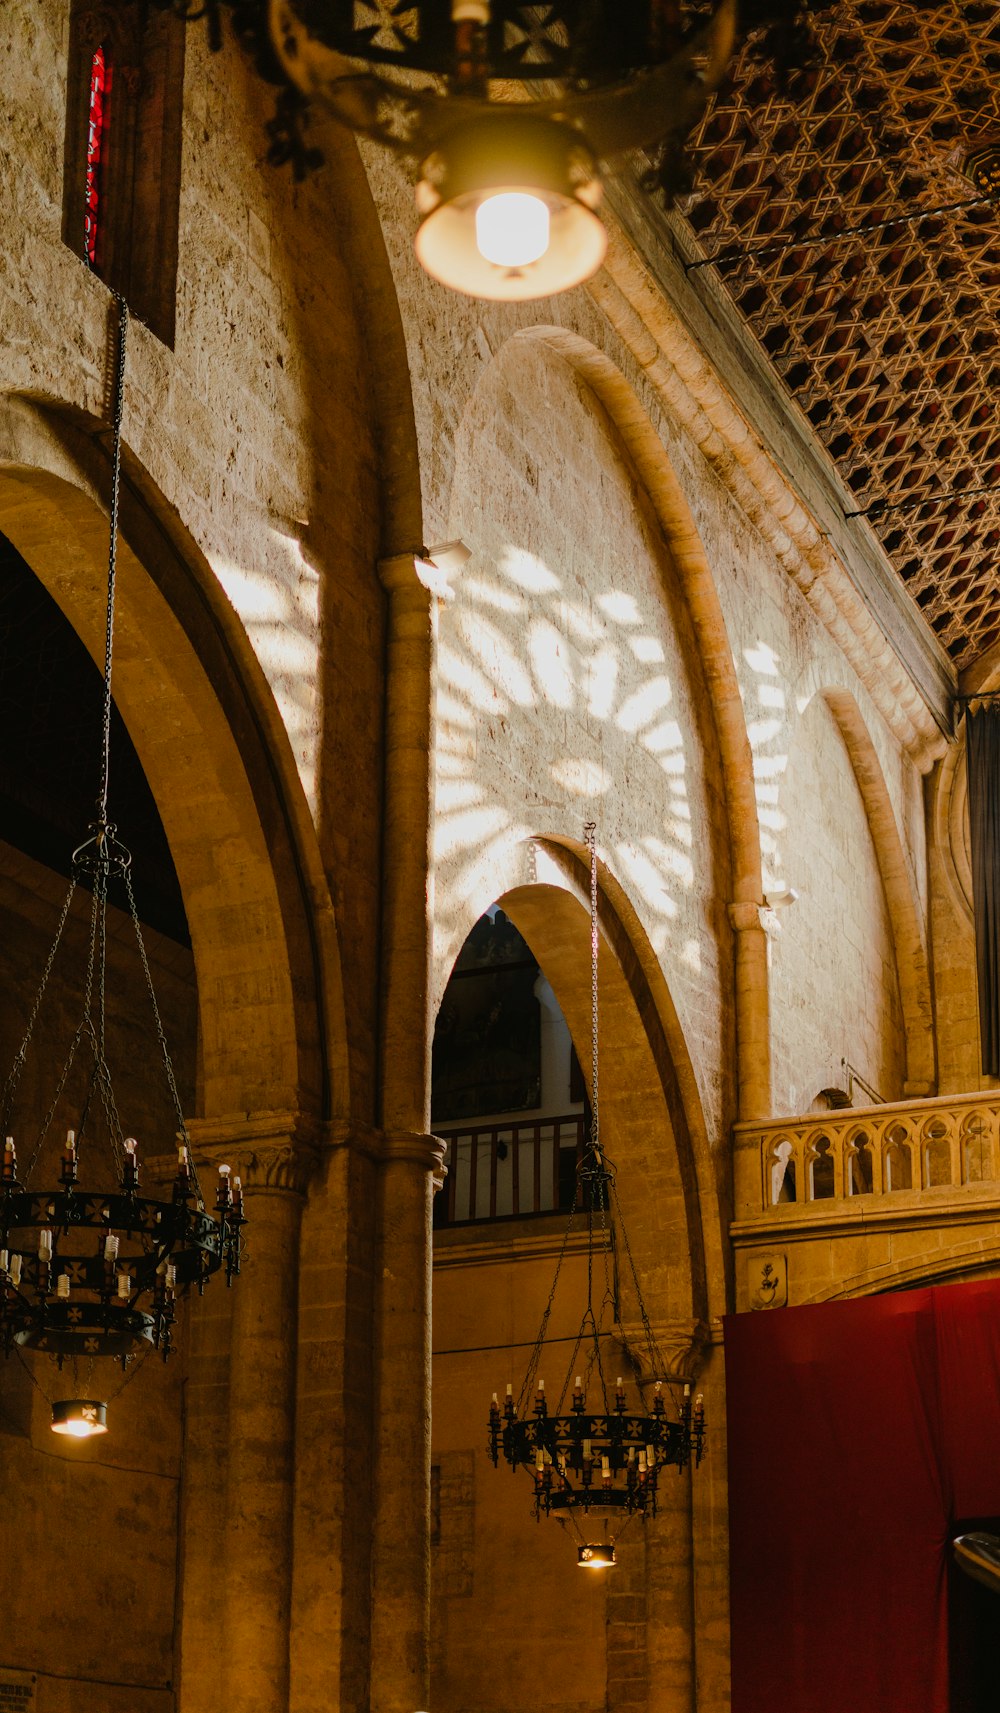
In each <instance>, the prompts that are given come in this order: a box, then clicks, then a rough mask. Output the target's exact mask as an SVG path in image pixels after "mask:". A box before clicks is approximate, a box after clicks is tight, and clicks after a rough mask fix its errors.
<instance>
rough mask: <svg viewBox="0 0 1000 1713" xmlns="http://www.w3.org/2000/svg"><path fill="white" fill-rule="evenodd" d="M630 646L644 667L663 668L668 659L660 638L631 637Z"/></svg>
mask: <svg viewBox="0 0 1000 1713" xmlns="http://www.w3.org/2000/svg"><path fill="white" fill-rule="evenodd" d="M628 645H629V648H630V649H631V650H632V653H633V654H634V655H635V658H636V660H641V662H642V664H643V665H644V666H662V665H663V662H664V661H665V660H666V658H667V657H666V655H665V654H664V652H663V644H662V642H661V641H660V639H659V637H655V636H630V637H629V639H628Z"/></svg>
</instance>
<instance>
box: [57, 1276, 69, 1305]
mask: <svg viewBox="0 0 1000 1713" xmlns="http://www.w3.org/2000/svg"><path fill="white" fill-rule="evenodd" d="M56 1296H57V1297H59V1298H60V1300H61V1301H63V1302H65V1301H66V1300H67V1298H68V1297H69V1274H68V1273H60V1275H59V1277H58V1279H57V1280H56Z"/></svg>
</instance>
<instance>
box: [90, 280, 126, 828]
mask: <svg viewBox="0 0 1000 1713" xmlns="http://www.w3.org/2000/svg"><path fill="white" fill-rule="evenodd" d="M114 298H115V304H116V306H117V310H118V340H117V352H116V360H115V384H114V392H113V397H112V412H111V427H112V442H111V511H110V545H109V547H108V605H107V623H106V628H105V633H104V719H103V724H102V728H101V787H100V792H99V794H98V798H97V818H98V821H100V822H106V821H107V818H108V775H109V769H110V761H111V665H112V654H113V651H114V636H115V582H116V578H117V573H118V500H119V493H120V490H121V473H122V415H123V413H124V409H125V347H126V344H127V341H128V304H127V303H126V302H125V299H124V298H123V297H122V296H121V294H120V293H119V292H115V294H114Z"/></svg>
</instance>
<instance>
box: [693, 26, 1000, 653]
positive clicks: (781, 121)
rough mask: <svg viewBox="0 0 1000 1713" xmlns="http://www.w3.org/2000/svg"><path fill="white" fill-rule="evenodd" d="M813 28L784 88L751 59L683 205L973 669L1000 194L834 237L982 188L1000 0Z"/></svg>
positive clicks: (992, 412) (989, 614)
mask: <svg viewBox="0 0 1000 1713" xmlns="http://www.w3.org/2000/svg"><path fill="white" fill-rule="evenodd" d="M814 31H815V37H816V50H817V51H816V53H815V56H814V59H813V63H812V65H811V66H810V67H809V69H806V70H803V71H799V72H796V73H794V74H793V75H792V78H791V80H790V82H789V85H788V88H787V90H786V91H785V92H784V93H780V92H779V91H778V89H777V87H776V85H775V80H774V77H773V74H772V73H771V72H770V70H762V69H761V66H760V64H759V62H755V61H754V59H753V55H752V51H748V52H745V53H744V55H743V57H742V59H741V60H740V62H739V63H738V65H737V67H736V70H735V74H734V76H733V79H732V84H731V87H730V88H729V90H728V91H724V92H723V93H722V94H721V95H720V97H719V99H718V100H717V102H716V104H715V106H714V108H713V109H712V111H711V112H710V114H709V116H708V118H707V120H706V122H705V124H704V125H703V127H702V130H701V133H700V135H699V137H698V139H697V140H696V148H695V155H696V164H697V167H698V173H697V186H698V189H697V191H696V194H695V195H694V196H693V197H692V198H690V199H688V200H687V201H686V202H685V203H684V204H683V205H682V206H683V208H684V211H685V212H686V214H687V217H688V219H689V220H690V222H691V224H692V226H693V228H694V230H695V232H696V233H697V235H698V238H699V242H700V244H701V245H702V248H703V250H704V253H705V254H706V255H709V256H710V255H713V254H715V255H718V256H720V258H722V257H723V253H726V252H731V251H738V252H739V254H734V255H728V256H726V257H725V259H720V261H719V262H718V263H717V264H716V265H717V270H718V274H719V277H720V278H721V279H722V280H723V281H724V283H725V285H726V288H727V290H728V291H729V292H730V294H731V295H732V297H733V299H734V301H735V302H736V304H737V305H738V306H739V308H740V310H741V311H742V313H743V315H744V317H745V318H746V321H747V323H748V325H749V326H750V328H751V329H752V331H753V332H754V333H755V335H756V336H757V338H758V339H759V340H760V342H761V344H762V345H763V347H764V349H765V351H766V352H767V353H768V355H769V356H770V358H771V360H772V362H773V363H774V365H775V367H776V368H777V370H778V373H779V374H780V375H781V376H782V377H783V378H784V381H785V383H786V385H787V387H788V388H789V390H790V391H791V393H792V395H793V396H794V398H795V399H796V400H797V401H798V403H799V405H800V406H801V408H802V409H803V411H804V412H805V414H806V415H807V417H808V418H809V419H810V421H811V422H812V423H813V425H814V426H815V428H816V430H817V432H818V433H819V436H820V438H821V439H822V441H823V443H824V445H825V446H826V447H827V449H828V450H829V452H830V454H831V456H832V457H833V458H834V460H835V461H836V463H837V465H838V467H839V470H840V472H841V475H842V476H843V477H844V478H845V480H846V481H847V482H848V483H849V484H850V487H851V488H852V490H853V492H854V494H855V496H856V507H857V509H858V510H859V511H866V510H867V511H868V515H869V521H870V522H871V524H872V527H873V528H874V529H875V531H876V533H877V534H878V536H879V537H880V539H881V541H882V544H883V546H884V548H885V550H886V552H887V554H888V555H889V557H890V559H891V561H892V563H893V565H894V566H895V568H896V570H897V572H898V574H899V576H900V577H901V578H902V579H903V582H904V584H905V586H906V588H907V589H908V591H909V593H910V594H911V595H912V597H913V598H914V600H915V601H916V602H917V604H918V606H919V607H921V608H922V609H923V612H924V614H925V616H926V618H927V619H928V621H929V622H930V624H931V625H932V626H933V628H934V630H935V631H936V633H937V635H938V636H939V638H940V640H941V642H942V643H943V644H944V646H945V648H946V649H947V651H948V653H949V654H950V655H951V657H952V659H953V660H954V661H955V663H956V665H957V666H959V667H962V666H965V665H967V664H968V663H969V662H970V661H972V660H974V659H975V658H976V657H977V656H978V655H980V654H981V653H982V652H983V651H984V650H985V649H986V648H988V647H989V646H990V645H991V644H992V643H994V642H996V641H997V640H998V638H1000V578H998V575H997V563H998V549H1000V415H998V410H1000V405H998V400H1000V321H998V310H1000V202H998V201H992V202H986V203H985V204H983V205H981V206H978V207H974V208H964V209H961V210H953V211H951V212H949V213H947V214H940V215H937V216H935V217H933V218H924V219H922V220H920V221H919V223H916V224H914V223H906V224H893V225H883V226H881V228H880V229H878V228H877V229H876V230H869V231H867V232H865V233H863V234H856V235H853V236H849V235H843V236H839V237H838V236H837V234H838V233H842V232H843V231H844V229H845V228H848V227H857V226H867V227H871V226H876V227H877V223H880V222H886V221H890V220H893V219H894V217H898V216H899V215H901V214H913V213H915V212H917V211H919V210H921V209H930V208H937V207H939V206H940V205H941V204H945V203H955V202H960V201H963V202H967V201H968V200H969V199H970V198H973V197H974V196H975V195H976V194H977V192H976V189H975V188H974V186H973V184H972V183H971V182H970V179H969V178H968V177H967V176H965V174H966V172H967V171H968V170H969V167H968V156H969V153H970V150H974V149H976V148H980V147H982V146H984V145H987V146H988V145H991V144H993V143H1000V4H995V3H993V0H964V3H962V0H953V3H952V4H951V5H940V4H928V3H923V4H921V3H920V0H898V3H897V0H838V3H837V4H834V5H823V6H818V7H817V9H816V14H815V19H814ZM996 182H1000V181H996ZM789 240H792V241H791V242H789ZM807 240H808V241H807ZM769 244H774V245H775V246H776V247H775V248H774V249H773V250H769V249H767V248H766V246H767V245H769ZM748 249H749V251H750V253H749V254H747V253H745V252H746V251H747V250H748ZM981 488H985V489H987V490H990V491H987V492H985V493H974V492H973V491H972V490H974V489H981ZM954 490H962V491H963V497H961V498H959V499H949V500H941V499H939V500H937V502H936V503H934V496H937V495H945V494H951V493H952V492H953V491H954ZM901 502H902V503H901ZM869 508H871V509H870V510H869Z"/></svg>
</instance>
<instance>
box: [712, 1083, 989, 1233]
mask: <svg viewBox="0 0 1000 1713" xmlns="http://www.w3.org/2000/svg"><path fill="white" fill-rule="evenodd" d="M734 1173H735V1182H734V1188H735V1193H736V1197H735V1199H736V1218H737V1220H738V1221H742V1220H760V1219H761V1217H762V1216H763V1217H765V1218H769V1219H775V1220H778V1221H782V1220H784V1219H788V1218H792V1219H795V1218H797V1217H799V1218H801V1217H803V1216H807V1215H808V1211H809V1209H810V1207H811V1204H814V1203H819V1204H823V1203H826V1204H829V1203H831V1202H832V1203H839V1204H841V1206H842V1205H843V1204H844V1203H849V1202H851V1201H853V1200H855V1198H859V1197H861V1198H865V1199H866V1203H867V1205H868V1206H869V1208H871V1207H872V1201H871V1198H873V1197H878V1198H881V1199H880V1203H879V1211H880V1212H889V1211H890V1210H891V1208H892V1207H893V1206H896V1207H898V1208H899V1209H900V1210H902V1208H903V1207H904V1206H905V1207H906V1208H908V1209H912V1208H913V1206H914V1202H915V1201H918V1200H919V1201H921V1202H922V1201H924V1200H925V1199H926V1200H928V1201H929V1202H935V1201H939V1200H941V1199H942V1197H941V1192H942V1191H949V1192H951V1195H952V1196H953V1197H954V1196H956V1195H962V1194H963V1193H964V1192H969V1193H971V1194H973V1195H974V1194H975V1192H977V1191H978V1192H980V1194H987V1195H989V1196H991V1197H994V1196H1000V1091H989V1092H987V1093H976V1094H962V1095H948V1096H940V1097H938V1098H936V1099H933V1100H917V1101H900V1102H898V1103H893V1104H889V1105H885V1106H869V1107H850V1108H845V1109H844V1110H842V1111H833V1112H809V1113H805V1114H803V1115H800V1116H798V1117H793V1118H772V1119H767V1120H766V1121H763V1122H762V1121H756V1122H751V1123H746V1124H738V1125H736V1127H735V1156H734ZM897 1197H898V1198H900V1199H899V1200H898V1201H897V1200H896V1198H897ZM824 1211H825V1210H824ZM830 1211H832V1209H831V1210H830ZM819 1212H820V1209H819V1208H817V1209H816V1213H817V1215H818V1214H819Z"/></svg>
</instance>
